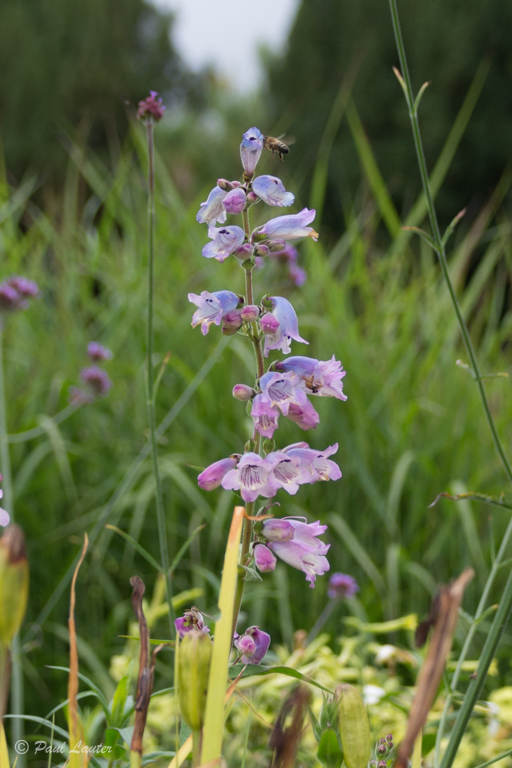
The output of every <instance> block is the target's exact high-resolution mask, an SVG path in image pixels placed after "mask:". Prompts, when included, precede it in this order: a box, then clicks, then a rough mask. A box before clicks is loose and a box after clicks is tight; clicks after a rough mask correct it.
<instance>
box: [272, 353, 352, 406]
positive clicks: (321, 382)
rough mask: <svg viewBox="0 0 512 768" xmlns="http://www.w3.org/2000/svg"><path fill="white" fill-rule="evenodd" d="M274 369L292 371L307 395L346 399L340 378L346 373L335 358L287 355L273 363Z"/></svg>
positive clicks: (285, 371)
mask: <svg viewBox="0 0 512 768" xmlns="http://www.w3.org/2000/svg"><path fill="white" fill-rule="evenodd" d="M274 368H275V369H276V371H283V372H284V373H290V372H293V373H295V374H297V376H298V377H299V378H300V379H301V381H302V383H303V387H304V389H305V391H306V392H307V394H308V395H319V396H320V397H336V398H337V399H338V400H346V399H347V396H346V395H345V394H344V392H343V383H342V381H341V380H342V379H343V377H344V376H345V375H346V373H347V372H346V371H344V370H343V366H342V365H341V363H340V362H339V361H338V360H336V359H335V357H334V355H333V356H332V359H331V360H315V359H314V358H312V357H289V358H288V359H287V360H279V361H278V362H277V363H275V365H274Z"/></svg>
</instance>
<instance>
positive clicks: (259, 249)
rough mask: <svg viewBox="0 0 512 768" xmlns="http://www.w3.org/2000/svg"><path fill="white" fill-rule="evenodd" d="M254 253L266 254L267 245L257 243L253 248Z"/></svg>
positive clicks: (267, 251) (258, 254)
mask: <svg viewBox="0 0 512 768" xmlns="http://www.w3.org/2000/svg"><path fill="white" fill-rule="evenodd" d="M254 253H255V254H256V256H268V254H269V253H270V251H269V250H268V247H267V246H266V245H263V244H262V243H259V244H258V245H257V246H256V248H255V249H254Z"/></svg>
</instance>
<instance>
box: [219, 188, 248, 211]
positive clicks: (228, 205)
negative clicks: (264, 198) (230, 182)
mask: <svg viewBox="0 0 512 768" xmlns="http://www.w3.org/2000/svg"><path fill="white" fill-rule="evenodd" d="M222 205H223V206H224V210H225V211H226V213H234V214H237V213H242V211H243V210H244V208H245V192H244V190H243V189H240V188H238V187H237V188H236V189H232V190H231V192H228V194H227V195H226V197H225V198H224V200H223V201H222Z"/></svg>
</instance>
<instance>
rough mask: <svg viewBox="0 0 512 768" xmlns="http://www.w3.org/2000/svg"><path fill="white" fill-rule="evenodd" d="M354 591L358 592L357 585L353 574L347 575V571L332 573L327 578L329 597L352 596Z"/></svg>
mask: <svg viewBox="0 0 512 768" xmlns="http://www.w3.org/2000/svg"><path fill="white" fill-rule="evenodd" d="M356 592H359V585H358V583H357V581H356V580H355V579H354V577H353V576H349V575H348V574H347V573H333V574H332V576H331V578H330V579H329V589H328V590H327V595H328V596H329V597H344V598H349V597H353V596H354V595H355V594H356Z"/></svg>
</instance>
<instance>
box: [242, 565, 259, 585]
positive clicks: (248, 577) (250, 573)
mask: <svg viewBox="0 0 512 768" xmlns="http://www.w3.org/2000/svg"><path fill="white" fill-rule="evenodd" d="M238 567H239V568H243V570H244V571H245V576H244V581H263V579H262V578H261V576H260V574H259V573H258V571H257V570H256V568H250V567H249V566H248V565H240V566H238Z"/></svg>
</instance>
